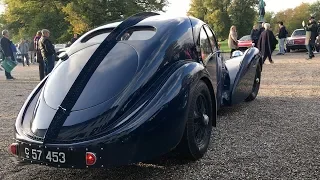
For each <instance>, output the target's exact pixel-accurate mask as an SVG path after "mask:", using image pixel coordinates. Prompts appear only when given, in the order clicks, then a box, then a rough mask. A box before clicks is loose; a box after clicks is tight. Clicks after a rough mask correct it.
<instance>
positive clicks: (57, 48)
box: [54, 44, 67, 52]
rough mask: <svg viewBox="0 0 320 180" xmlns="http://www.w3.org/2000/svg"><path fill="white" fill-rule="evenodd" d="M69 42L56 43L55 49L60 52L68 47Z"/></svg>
mask: <svg viewBox="0 0 320 180" xmlns="http://www.w3.org/2000/svg"><path fill="white" fill-rule="evenodd" d="M66 46H67V44H55V45H54V49H55V50H56V52H58V51H59V50H60V49H63V48H66Z"/></svg>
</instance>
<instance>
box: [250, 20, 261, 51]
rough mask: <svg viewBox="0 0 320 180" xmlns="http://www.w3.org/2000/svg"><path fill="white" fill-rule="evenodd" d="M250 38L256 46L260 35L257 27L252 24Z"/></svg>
mask: <svg viewBox="0 0 320 180" xmlns="http://www.w3.org/2000/svg"><path fill="white" fill-rule="evenodd" d="M250 35H251V39H252V43H254V46H255V47H257V45H258V40H259V37H260V30H259V29H258V28H257V26H256V25H255V26H253V29H252V30H251V34H250Z"/></svg>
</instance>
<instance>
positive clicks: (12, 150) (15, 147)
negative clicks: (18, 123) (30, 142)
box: [9, 143, 18, 155]
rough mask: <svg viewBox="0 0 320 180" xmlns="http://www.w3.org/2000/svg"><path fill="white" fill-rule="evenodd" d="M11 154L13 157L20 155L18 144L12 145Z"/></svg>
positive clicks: (10, 147)
mask: <svg viewBox="0 0 320 180" xmlns="http://www.w3.org/2000/svg"><path fill="white" fill-rule="evenodd" d="M9 152H10V153H11V154H13V155H18V143H12V144H11V145H10V146H9Z"/></svg>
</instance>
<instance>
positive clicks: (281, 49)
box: [277, 22, 288, 55]
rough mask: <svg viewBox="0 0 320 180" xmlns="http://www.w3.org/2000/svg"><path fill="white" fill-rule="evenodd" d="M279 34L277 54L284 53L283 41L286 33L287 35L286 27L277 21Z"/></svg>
mask: <svg viewBox="0 0 320 180" xmlns="http://www.w3.org/2000/svg"><path fill="white" fill-rule="evenodd" d="M278 24H279V28H280V29H279V34H278V38H279V40H280V42H279V53H278V54H277V55H284V54H285V51H284V42H285V41H286V38H287V35H288V31H287V29H286V27H285V26H284V25H283V22H279V23H278Z"/></svg>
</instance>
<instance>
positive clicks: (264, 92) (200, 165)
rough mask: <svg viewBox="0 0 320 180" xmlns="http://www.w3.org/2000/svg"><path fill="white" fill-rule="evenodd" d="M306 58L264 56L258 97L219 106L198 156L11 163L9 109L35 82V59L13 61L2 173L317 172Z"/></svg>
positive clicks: (4, 92) (319, 149) (317, 88)
mask: <svg viewBox="0 0 320 180" xmlns="http://www.w3.org/2000/svg"><path fill="white" fill-rule="evenodd" d="M317 56H319V55H317ZM304 58H305V53H290V54H288V55H285V56H275V57H274V60H275V64H272V65H270V64H269V63H266V64H265V66H264V69H263V74H262V76H263V79H262V85H261V91H260V93H259V95H258V98H257V99H256V101H254V102H252V103H243V104H240V105H238V106H235V107H232V108H225V109H223V110H222V111H221V112H220V118H219V121H218V125H217V128H216V129H215V130H214V133H213V138H212V141H211V145H210V149H209V151H208V153H207V154H206V156H205V157H204V158H203V159H201V160H199V161H197V162H192V163H185V162H179V161H177V160H175V159H174V158H164V159H162V160H158V161H156V162H155V163H154V164H140V165H134V166H127V167H120V168H112V169H104V170H100V169H99V170H69V169H57V168H49V167H43V166H38V165H25V166H17V165H15V164H14V163H12V160H11V159H10V155H9V154H8V153H7V147H8V145H9V144H10V143H11V142H12V137H13V125H14V122H15V117H16V115H17V113H18V111H19V109H20V108H21V106H22V104H23V102H24V100H25V99H26V98H27V96H28V94H29V93H30V92H31V91H32V89H33V88H34V87H35V86H36V84H37V83H38V73H37V67H36V66H34V65H33V66H31V67H21V66H19V67H18V68H17V69H16V70H14V73H13V75H14V76H15V77H16V78H18V80H16V81H6V80H5V78H4V72H3V71H0V97H1V98H0V99H1V103H0V109H1V111H0V157H1V158H2V159H1V160H0V179H8V180H11V179H12V180H13V179H14V180H16V179H19V180H20V179H23V180H28V179H50V180H55V179H57V180H63V179H69V180H73V179H74V180H79V179H96V180H100V179H101V180H102V179H103V180H109V179H110V180H111V179H112V180H113V179H119V180H127V179H128V180H129V179H134V180H149V179H152V180H157V179H174V180H180V179H320V156H319V154H320V145H319V142H320V135H319V132H320V114H319V109H320V101H319V97H320V57H317V58H315V59H314V60H312V61H306V60H304Z"/></svg>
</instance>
